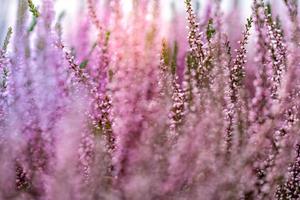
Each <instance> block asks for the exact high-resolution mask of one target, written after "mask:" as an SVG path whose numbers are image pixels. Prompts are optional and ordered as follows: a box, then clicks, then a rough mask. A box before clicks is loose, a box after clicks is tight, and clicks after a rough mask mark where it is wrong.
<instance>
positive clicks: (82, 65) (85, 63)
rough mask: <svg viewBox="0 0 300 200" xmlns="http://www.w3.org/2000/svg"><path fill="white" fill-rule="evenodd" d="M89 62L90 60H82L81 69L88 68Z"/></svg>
mask: <svg viewBox="0 0 300 200" xmlns="http://www.w3.org/2000/svg"><path fill="white" fill-rule="evenodd" d="M88 63H89V61H88V60H84V61H82V62H81V63H80V65H79V68H80V69H84V68H86V66H87V64H88Z"/></svg>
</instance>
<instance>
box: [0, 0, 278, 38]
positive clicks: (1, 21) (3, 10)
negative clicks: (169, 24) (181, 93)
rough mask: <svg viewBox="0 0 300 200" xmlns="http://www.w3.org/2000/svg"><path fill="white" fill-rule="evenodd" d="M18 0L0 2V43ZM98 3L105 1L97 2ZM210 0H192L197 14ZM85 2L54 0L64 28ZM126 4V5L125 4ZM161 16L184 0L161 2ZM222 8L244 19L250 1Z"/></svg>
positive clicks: (233, 0)
mask: <svg viewBox="0 0 300 200" xmlns="http://www.w3.org/2000/svg"><path fill="white" fill-rule="evenodd" d="M18 1H19V0H0V41H2V40H3V37H4V34H5V33H6V30H7V28H8V26H12V27H13V26H14V22H15V15H16V7H17V2H18ZM99 1H107V0H99ZM210 1H211V0H193V3H194V7H195V8H198V10H199V12H201V11H202V9H203V8H205V5H206V4H207V3H209V2H210ZM273 1H274V2H276V4H278V7H281V6H283V5H282V0H273ZM33 2H34V3H35V5H37V6H38V5H39V4H40V0H33ZM84 2H85V0H56V1H55V9H56V14H57V15H58V14H59V13H61V12H62V11H65V13H66V18H65V21H64V23H65V25H66V26H65V27H68V25H70V24H72V22H74V14H75V13H76V11H77V10H78V8H80V7H81V6H83V5H84ZM123 2H124V4H123V6H124V10H126V11H127V12H130V8H131V6H130V2H131V0H124V1H123ZM127 2H128V3H127ZM161 2H163V3H162V6H161V9H162V14H163V16H164V18H166V20H169V19H171V17H172V14H171V13H172V5H173V7H174V5H175V7H176V9H177V10H178V12H184V10H185V8H184V0H162V1H161ZM222 2H223V3H222V8H223V11H224V12H228V11H230V10H231V8H232V7H233V5H234V4H238V6H239V8H240V9H241V14H242V16H243V17H244V18H246V17H248V16H249V15H250V12H251V2H252V1H251V0H223V1H222Z"/></svg>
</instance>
